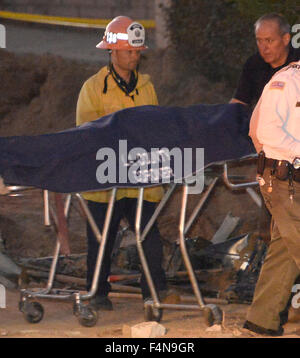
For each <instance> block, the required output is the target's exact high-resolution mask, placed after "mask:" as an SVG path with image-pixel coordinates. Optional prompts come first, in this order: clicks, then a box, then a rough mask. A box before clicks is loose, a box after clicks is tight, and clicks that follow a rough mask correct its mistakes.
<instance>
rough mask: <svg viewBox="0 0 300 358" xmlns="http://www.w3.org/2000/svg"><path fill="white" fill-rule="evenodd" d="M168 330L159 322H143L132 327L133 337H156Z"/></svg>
mask: <svg viewBox="0 0 300 358" xmlns="http://www.w3.org/2000/svg"><path fill="white" fill-rule="evenodd" d="M166 332H167V330H166V328H165V327H164V326H163V325H161V324H159V323H157V322H142V323H139V324H136V325H135V326H132V327H131V338H156V337H160V336H163V335H165V334H166Z"/></svg>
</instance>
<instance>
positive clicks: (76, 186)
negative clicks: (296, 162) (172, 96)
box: [0, 104, 255, 193]
mask: <svg viewBox="0 0 300 358" xmlns="http://www.w3.org/2000/svg"><path fill="white" fill-rule="evenodd" d="M248 124H249V113H247V112H246V110H245V109H244V106H242V105H240V104H220V105H194V106H189V107H160V106H141V107H135V108H129V109H124V110H121V111H118V112H115V113H113V114H111V115H107V116H104V117H102V118H100V119H98V120H96V121H93V122H90V123H86V124H84V125H82V126H80V127H75V128H71V129H68V130H65V131H62V132H58V133H51V134H44V135H37V136H14V137H0V153H1V155H0V175H1V176H2V177H3V178H4V181H5V183H6V184H10V185H12V184H14V185H25V186H34V187H37V188H43V189H48V190H50V191H54V192H64V193H70V192H80V191H89V190H97V189H108V188H111V187H114V186H117V187H137V186H150V185H153V182H143V183H141V182H138V181H137V182H132V181H129V180H128V181H127V182H124V175H123V176H122V180H120V172H119V171H120V170H121V171H122V173H123V174H124V170H125V171H126V170H129V169H132V168H133V166H134V165H135V166H136V167H138V165H137V164H141V160H143V159H145V158H143V155H142V156H140V157H139V156H137V157H136V159H134V158H129V159H128V157H127V158H126V157H125V160H123V159H124V158H123V157H124V155H123V154H124V153H123V152H122V153H119V149H120V143H122V145H123V147H124V143H126V147H127V151H128V152H130V151H131V150H132V149H134V148H138V147H140V148H142V149H143V150H142V153H148V154H149V153H151V152H152V151H153V149H155V150H156V151H157V150H160V149H161V148H167V149H169V150H170V151H171V150H172V149H173V148H177V151H179V152H180V151H181V153H184V149H185V148H192V151H193V154H194V157H193V158H195V150H196V148H204V163H203V165H204V167H207V166H209V165H211V164H213V163H216V162H220V161H228V160H235V159H239V158H242V157H246V156H248V155H251V154H253V153H255V150H254V147H253V145H252V142H251V140H250V139H249V137H248ZM123 147H122V151H123V150H124V148H123ZM99 150H100V151H99ZM155 150H154V152H153V153H155ZM97 153H98V154H97ZM113 153H115V158H116V163H115V167H116V170H114V169H113V168H112V167H111V166H112V164H114V162H113V161H111V160H113V159H114V155H113ZM177 153H178V152H177ZM104 154H106V156H105V155H104ZM110 154H111V156H110ZM121 157H122V158H123V159H122V160H123V162H122V161H121V162H122V165H123V169H122V168H121V169H119V159H120V158H121ZM149 158H150V155H149ZM108 159H109V160H110V161H109V160H108ZM138 159H139V160H138ZM160 162H161V161H160ZM146 164H147V165H148V167H149V166H151V163H149V161H148V163H146ZM160 164H162V163H160ZM105 166H107V168H106V171H105ZM173 166H174V161H173V160H171V162H170V173H171V181H172V180H173V179H174V175H173V174H174V170H173V169H174V168H173ZM142 168H144V167H142ZM197 168H198V167H197ZM197 168H196V165H195V163H192V169H191V170H190V171H191V173H190V174H192V172H194V171H195V170H196V169H197ZM140 169H141V168H140ZM198 169H199V168H198ZM140 172H141V170H139V169H138V170H137V171H135V173H136V174H138V173H140ZM185 174H188V173H185ZM101 175H102V176H101ZM106 175H107V177H109V178H114V177H115V179H116V180H115V182H111V181H113V180H110V182H109V181H106V182H105V176H106ZM101 178H102V179H103V180H101ZM101 181H102V182H101ZM158 182H162V179H161V178H159V181H158ZM158 182H157V183H158ZM156 185H157V184H156Z"/></svg>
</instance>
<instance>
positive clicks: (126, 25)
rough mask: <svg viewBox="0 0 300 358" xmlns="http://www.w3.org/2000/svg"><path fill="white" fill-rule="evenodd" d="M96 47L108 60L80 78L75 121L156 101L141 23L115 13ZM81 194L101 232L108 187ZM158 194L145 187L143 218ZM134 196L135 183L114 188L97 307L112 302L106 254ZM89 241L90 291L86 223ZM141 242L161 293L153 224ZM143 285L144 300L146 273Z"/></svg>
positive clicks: (92, 241)
mask: <svg viewBox="0 0 300 358" xmlns="http://www.w3.org/2000/svg"><path fill="white" fill-rule="evenodd" d="M96 47H97V48H99V49H103V50H109V64H108V66H104V67H103V68H101V69H100V71H99V72H98V73H96V74H95V75H93V76H92V77H90V78H89V79H88V80H87V81H86V82H85V83H84V85H83V87H82V89H81V91H80V94H79V98H78V102H77V110H76V124H77V125H81V124H83V123H85V122H89V121H93V120H96V119H98V118H100V117H102V116H105V115H107V114H110V113H112V112H115V111H118V110H121V109H124V108H129V107H135V106H142V105H157V104H158V101H157V96H156V92H155V90H154V86H153V84H152V82H151V81H150V77H149V75H147V74H141V73H139V72H138V65H139V61H140V53H141V51H142V50H145V49H146V48H147V47H146V46H145V30H144V27H143V26H142V25H141V24H139V23H138V22H135V21H133V20H132V19H130V18H129V17H126V16H118V17H116V18H115V19H113V20H112V21H111V22H110V23H109V24H108V25H107V27H106V30H105V33H104V36H103V39H102V40H101V41H100V42H99V43H98V44H97V45H96ZM83 196H84V197H85V199H86V200H87V202H88V207H89V209H90V211H91V213H92V215H93V216H94V218H95V221H96V223H97V225H98V227H99V229H100V230H101V231H102V228H103V225H104V215H105V213H106V209H107V205H108V204H107V203H108V201H109V197H110V191H97V192H88V193H84V194H83ZM162 196H163V189H162V187H161V186H156V187H151V188H146V189H145V190H144V206H143V216H144V217H145V219H146V218H149V217H151V216H152V214H153V212H154V210H155V208H156V205H157V203H158V202H159V201H160V200H161V198H162ZM137 197H138V191H137V189H134V188H122V189H118V191H117V196H116V203H115V208H114V212H113V217H112V221H111V226H110V230H109V237H108V242H107V245H106V249H105V257H104V261H103V265H102V267H101V273H100V278H99V282H98V289H97V292H96V296H95V297H94V298H93V299H92V300H91V304H92V305H93V306H94V308H95V309H106V310H111V309H112V304H111V302H110V300H109V299H108V298H107V295H108V292H109V290H110V285H109V283H108V282H107V278H108V275H109V273H110V257H111V253H112V249H113V247H114V242H115V238H116V235H117V230H118V227H119V223H120V220H121V219H122V218H123V217H126V218H127V221H128V222H129V224H130V225H134V216H135V214H134V213H135V210H136V203H137ZM87 242H88V255H87V289H88V290H90V288H91V284H92V278H93V274H94V268H95V265H96V259H97V253H98V241H97V239H96V237H95V236H94V234H93V231H92V230H91V228H90V226H89V224H87ZM143 246H144V251H145V255H146V258H147V261H148V264H149V268H150V272H151V274H152V278H153V281H154V284H155V287H156V289H157V291H158V292H159V294H160V296H161V298H162V295H163V294H162V292H166V278H165V273H164V271H163V269H162V255H163V253H162V243H161V239H160V234H159V231H158V229H157V227H156V225H154V227H153V229H152V230H151V231H150V232H149V234H148V235H147V237H146V239H145V240H144V241H143ZM141 289H142V294H143V298H144V299H147V298H148V297H149V296H150V291H149V288H148V285H147V283H146V279H145V277H144V274H142V278H141Z"/></svg>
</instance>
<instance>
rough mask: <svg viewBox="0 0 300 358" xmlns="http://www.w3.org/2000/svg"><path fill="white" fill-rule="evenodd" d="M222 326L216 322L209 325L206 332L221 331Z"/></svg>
mask: <svg viewBox="0 0 300 358" xmlns="http://www.w3.org/2000/svg"><path fill="white" fill-rule="evenodd" d="M221 331H222V326H221V325H220V324H214V325H213V326H211V327H207V328H206V330H205V332H221Z"/></svg>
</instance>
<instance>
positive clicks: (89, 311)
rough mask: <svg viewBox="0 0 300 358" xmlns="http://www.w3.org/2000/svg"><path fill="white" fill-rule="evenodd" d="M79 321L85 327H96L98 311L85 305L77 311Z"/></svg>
mask: <svg viewBox="0 0 300 358" xmlns="http://www.w3.org/2000/svg"><path fill="white" fill-rule="evenodd" d="M77 315H78V321H79V323H80V324H81V325H82V326H84V327H94V326H95V324H96V323H97V320H98V313H97V311H95V310H94V309H93V308H92V307H89V306H84V307H82V308H81V310H80V311H79V312H78V313H77Z"/></svg>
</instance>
